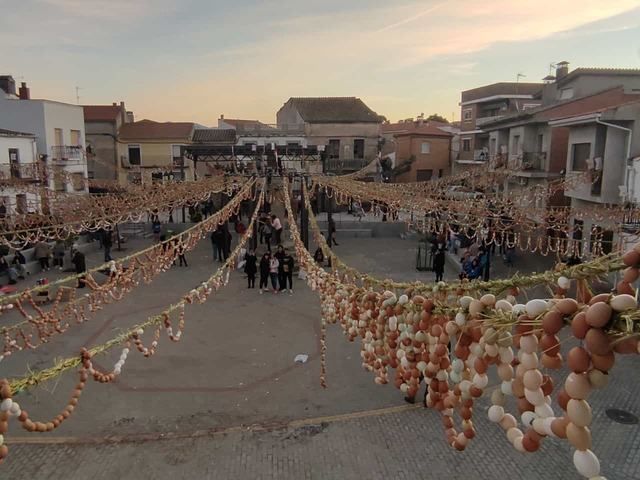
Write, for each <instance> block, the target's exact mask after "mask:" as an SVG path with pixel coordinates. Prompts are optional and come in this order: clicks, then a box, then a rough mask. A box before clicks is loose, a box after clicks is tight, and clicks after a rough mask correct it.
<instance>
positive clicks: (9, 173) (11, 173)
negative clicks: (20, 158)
mask: <svg viewBox="0 0 640 480" xmlns="http://www.w3.org/2000/svg"><path fill="white" fill-rule="evenodd" d="M11 180H21V181H24V182H37V181H39V180H40V165H39V164H38V163H12V164H11V165H8V164H3V165H0V182H8V181H11Z"/></svg>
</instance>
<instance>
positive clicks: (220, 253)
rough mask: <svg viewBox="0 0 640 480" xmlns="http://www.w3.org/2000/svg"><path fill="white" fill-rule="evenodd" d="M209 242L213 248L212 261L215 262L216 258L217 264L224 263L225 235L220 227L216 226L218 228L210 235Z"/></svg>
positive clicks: (225, 250) (225, 257)
mask: <svg viewBox="0 0 640 480" xmlns="http://www.w3.org/2000/svg"><path fill="white" fill-rule="evenodd" d="M211 241H212V242H213V247H214V251H213V260H214V261H215V260H216V256H217V257H218V261H219V262H224V261H226V260H227V256H226V252H227V249H226V234H225V231H224V229H223V226H222V225H218V228H216V230H215V231H214V232H213V233H212V234H211Z"/></svg>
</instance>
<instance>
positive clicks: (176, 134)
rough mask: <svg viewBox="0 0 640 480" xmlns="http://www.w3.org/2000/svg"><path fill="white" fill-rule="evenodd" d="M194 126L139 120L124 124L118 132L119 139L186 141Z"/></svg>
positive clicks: (181, 123)
mask: <svg viewBox="0 0 640 480" xmlns="http://www.w3.org/2000/svg"><path fill="white" fill-rule="evenodd" d="M193 126H194V124H193V123H191V122H154V121H152V120H140V121H139V122H133V123H125V124H124V125H122V126H121V127H120V130H119V132H118V134H119V136H120V138H122V139H131V140H165V139H179V140H188V139H190V137H191V132H192V130H193Z"/></svg>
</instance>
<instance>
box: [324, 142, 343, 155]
mask: <svg viewBox="0 0 640 480" xmlns="http://www.w3.org/2000/svg"><path fill="white" fill-rule="evenodd" d="M327 150H328V151H327V155H328V157H329V158H340V140H336V139H331V140H329V148H328V149H327Z"/></svg>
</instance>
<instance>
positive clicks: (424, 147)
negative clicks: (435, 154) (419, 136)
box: [420, 142, 431, 153]
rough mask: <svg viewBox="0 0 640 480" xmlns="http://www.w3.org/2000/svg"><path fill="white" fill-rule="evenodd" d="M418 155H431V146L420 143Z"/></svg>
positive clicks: (426, 143) (427, 143)
mask: <svg viewBox="0 0 640 480" xmlns="http://www.w3.org/2000/svg"><path fill="white" fill-rule="evenodd" d="M420 153H431V144H430V143H429V142H422V145H420Z"/></svg>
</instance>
